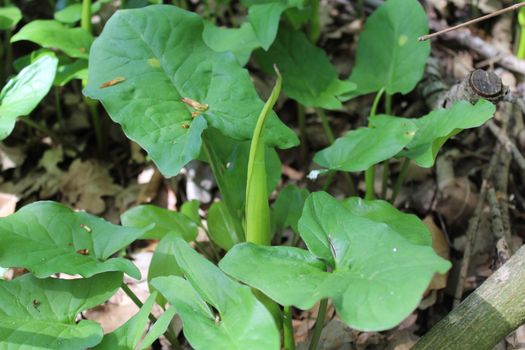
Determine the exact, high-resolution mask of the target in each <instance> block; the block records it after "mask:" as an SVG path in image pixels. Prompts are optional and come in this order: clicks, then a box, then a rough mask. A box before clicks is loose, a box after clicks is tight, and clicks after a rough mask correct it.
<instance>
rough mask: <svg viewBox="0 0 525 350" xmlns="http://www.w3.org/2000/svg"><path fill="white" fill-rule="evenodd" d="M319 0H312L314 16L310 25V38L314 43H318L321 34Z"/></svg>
mask: <svg viewBox="0 0 525 350" xmlns="http://www.w3.org/2000/svg"><path fill="white" fill-rule="evenodd" d="M319 2H320V0H310V6H311V7H312V17H310V22H309V25H308V38H309V39H310V41H311V42H312V43H314V44H315V43H316V42H317V40H319V36H321V20H320V18H319Z"/></svg>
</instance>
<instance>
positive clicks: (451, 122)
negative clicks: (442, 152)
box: [399, 100, 496, 168]
mask: <svg viewBox="0 0 525 350" xmlns="http://www.w3.org/2000/svg"><path fill="white" fill-rule="evenodd" d="M495 112H496V107H495V106H494V105H493V104H492V103H490V102H488V101H486V100H479V101H478V102H477V103H476V104H475V105H471V104H470V103H468V102H467V101H459V102H457V103H455V104H454V105H453V106H452V107H451V108H449V109H442V108H440V109H437V110H434V111H432V112H430V113H429V114H427V115H426V116H424V117H421V118H419V119H413V121H414V123H415V124H416V126H417V128H418V130H417V133H416V135H415V136H414V138H413V139H412V141H411V142H410V143H409V144H408V145H407V147H406V148H407V149H406V150H405V151H403V152H401V153H399V156H400V157H407V158H410V159H412V160H413V161H414V162H416V164H417V165H419V166H421V167H424V168H430V167H431V166H433V165H434V161H435V160H436V156H437V153H438V151H439V149H440V148H441V146H443V144H444V143H445V142H446V141H447V140H448V139H449V138H450V137H452V136H454V135H457V134H458V133H459V132H460V131H461V130H463V129H470V128H475V127H478V126H481V125H483V123H485V122H486V121H487V120H489V119H490V118H492V116H493V115H494V113H495Z"/></svg>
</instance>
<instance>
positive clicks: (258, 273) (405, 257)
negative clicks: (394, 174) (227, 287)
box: [219, 192, 450, 331]
mask: <svg viewBox="0 0 525 350" xmlns="http://www.w3.org/2000/svg"><path fill="white" fill-rule="evenodd" d="M375 219H376V220H379V219H378V218H375ZM388 222H389V220H387V221H386V224H385V223H383V222H380V221H373V220H369V219H367V218H365V217H361V216H357V215H354V214H353V213H352V211H351V210H349V209H347V208H346V207H345V206H344V205H343V204H342V203H339V202H338V201H337V200H335V199H334V198H333V197H331V196H329V195H328V194H326V193H324V192H317V193H314V194H312V195H310V197H309V198H308V199H307V201H306V204H305V208H304V211H303V216H302V217H301V220H300V221H299V231H300V234H301V236H302V238H303V240H304V241H305V243H306V245H307V246H308V249H309V250H310V252H311V253H310V252H308V251H305V250H301V249H298V248H292V247H263V246H257V245H253V244H248V243H243V244H239V245H236V246H235V247H233V248H232V249H231V250H230V251H229V252H228V253H227V254H226V256H225V257H224V258H223V259H222V260H221V262H220V264H219V266H220V267H221V269H223V270H224V271H225V272H226V273H228V274H230V275H231V276H233V277H235V278H237V279H239V280H241V281H242V282H244V283H247V284H248V285H250V286H252V287H254V288H257V289H259V290H261V291H262V292H263V293H265V294H266V295H268V296H269V297H270V298H272V299H274V300H275V301H277V302H278V303H280V304H282V305H295V306H297V307H299V308H302V309H307V308H310V307H312V306H313V305H314V304H315V303H316V302H317V301H318V300H320V299H323V298H332V300H333V303H334V306H335V309H336V311H337V313H338V314H339V317H341V319H342V320H344V321H345V322H346V323H347V324H348V325H350V326H351V327H352V328H356V329H360V330H366V331H378V330H384V329H388V328H391V327H394V326H395V325H396V324H398V323H399V322H401V321H402V320H403V319H404V318H405V317H406V316H408V315H409V314H410V312H412V311H413V310H414V308H415V307H416V306H417V305H418V303H419V300H420V299H421V297H422V295H423V293H424V291H425V289H426V288H427V286H428V284H429V282H430V281H431V279H432V277H433V275H434V274H435V273H436V272H439V273H444V272H446V271H447V270H448V269H449V268H450V263H449V262H447V261H445V260H443V259H442V258H440V257H439V256H437V255H436V254H435V253H434V251H433V250H432V247H431V246H428V245H421V244H414V243H413V242H412V241H410V240H408V239H406V238H405V237H404V236H403V235H400V234H399V233H398V232H396V231H395V230H394V229H393V227H395V228H399V227H400V226H399V225H397V226H396V225H389V224H388ZM413 240H417V239H415V238H413ZM423 240H425V238H421V239H419V241H423ZM324 263H326V264H328V265H329V266H330V267H331V272H327V271H326V267H325V264H324Z"/></svg>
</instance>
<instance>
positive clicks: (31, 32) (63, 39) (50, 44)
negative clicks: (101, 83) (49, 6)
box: [11, 20, 93, 59]
mask: <svg viewBox="0 0 525 350" xmlns="http://www.w3.org/2000/svg"><path fill="white" fill-rule="evenodd" d="M22 40H28V41H32V42H34V43H35V44H38V45H40V46H42V47H44V48H50V49H58V50H60V51H62V52H64V53H65V54H66V55H68V56H69V57H75V58H85V59H87V58H88V54H89V47H90V46H91V43H92V42H93V36H92V35H91V34H90V33H88V32H87V31H85V30H84V29H82V28H69V27H67V26H65V25H63V24H62V23H60V22H58V21H54V20H36V21H32V22H30V23H28V24H26V25H25V26H24V27H23V28H22V29H20V31H19V32H18V33H16V34H15V35H14V36H13V37H12V38H11V42H12V43H14V42H17V41H22Z"/></svg>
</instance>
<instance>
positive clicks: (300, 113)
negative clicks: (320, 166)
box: [297, 102, 308, 169]
mask: <svg viewBox="0 0 525 350" xmlns="http://www.w3.org/2000/svg"><path fill="white" fill-rule="evenodd" d="M297 119H298V122H299V138H300V140H301V144H300V157H301V159H300V161H301V168H303V169H306V168H307V167H308V164H307V163H308V144H307V141H308V136H307V134H306V116H305V113H304V106H303V105H302V104H300V103H299V102H297Z"/></svg>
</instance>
